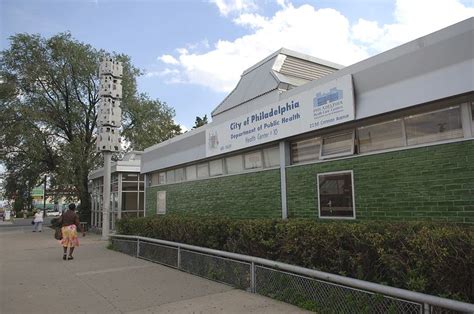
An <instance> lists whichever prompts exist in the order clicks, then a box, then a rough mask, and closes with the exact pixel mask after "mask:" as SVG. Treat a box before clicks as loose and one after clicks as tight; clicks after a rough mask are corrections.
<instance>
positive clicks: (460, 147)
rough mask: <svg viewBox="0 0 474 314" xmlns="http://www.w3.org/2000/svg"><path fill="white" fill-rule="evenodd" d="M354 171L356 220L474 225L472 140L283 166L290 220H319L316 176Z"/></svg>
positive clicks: (473, 154)
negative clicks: (293, 218)
mask: <svg viewBox="0 0 474 314" xmlns="http://www.w3.org/2000/svg"><path fill="white" fill-rule="evenodd" d="M341 170H353V173H354V188H355V189H354V194H355V206H356V218H357V220H365V219H384V220H392V221H393V220H395V221H396V220H423V221H448V222H458V223H470V224H474V141H464V142H458V143H451V144H443V145H435V146H429V147H423V148H416V149H408V150H402V151H397V152H390V153H383V154H376V155H370V156H361V157H357V158H348V159H342V160H336V161H331V162H321V163H315V164H310V165H301V166H293V167H289V168H287V173H286V178H287V204H288V215H289V217H290V218H291V217H312V218H317V217H318V207H317V206H318V205H317V202H318V196H317V194H318V193H317V186H316V185H317V183H316V182H317V181H316V175H317V174H318V173H324V172H332V171H341Z"/></svg>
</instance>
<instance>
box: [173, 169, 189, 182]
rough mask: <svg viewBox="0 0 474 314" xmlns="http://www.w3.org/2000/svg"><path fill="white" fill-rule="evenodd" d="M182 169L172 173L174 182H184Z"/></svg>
mask: <svg viewBox="0 0 474 314" xmlns="http://www.w3.org/2000/svg"><path fill="white" fill-rule="evenodd" d="M185 179H186V178H185V176H184V168H178V169H176V170H175V171H174V180H175V182H183V181H184V180H185Z"/></svg>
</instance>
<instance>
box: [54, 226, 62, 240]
mask: <svg viewBox="0 0 474 314" xmlns="http://www.w3.org/2000/svg"><path fill="white" fill-rule="evenodd" d="M54 238H55V239H56V240H62V238H63V231H62V230H61V228H56V230H54Z"/></svg>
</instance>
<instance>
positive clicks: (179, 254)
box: [178, 246, 181, 269]
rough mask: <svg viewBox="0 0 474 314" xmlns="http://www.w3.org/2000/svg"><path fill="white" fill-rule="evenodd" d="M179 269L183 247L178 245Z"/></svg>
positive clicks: (179, 267)
mask: <svg viewBox="0 0 474 314" xmlns="http://www.w3.org/2000/svg"><path fill="white" fill-rule="evenodd" d="M178 269H181V247H180V246H178Z"/></svg>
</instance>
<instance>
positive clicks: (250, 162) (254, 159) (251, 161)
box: [244, 151, 262, 169]
mask: <svg viewBox="0 0 474 314" xmlns="http://www.w3.org/2000/svg"><path fill="white" fill-rule="evenodd" d="M244 164H245V169H255V168H262V152H261V151H257V152H253V153H250V154H245V156H244Z"/></svg>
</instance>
